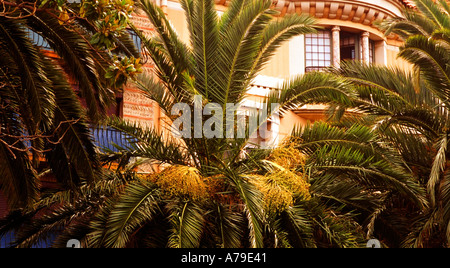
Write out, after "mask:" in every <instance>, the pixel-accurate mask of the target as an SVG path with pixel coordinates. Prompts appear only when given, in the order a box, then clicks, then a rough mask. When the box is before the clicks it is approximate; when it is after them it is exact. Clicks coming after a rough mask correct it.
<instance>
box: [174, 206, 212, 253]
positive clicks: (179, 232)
mask: <svg viewBox="0 0 450 268" xmlns="http://www.w3.org/2000/svg"><path fill="white" fill-rule="evenodd" d="M166 209H167V210H168V211H169V213H170V216H169V219H170V223H171V227H172V229H171V235H170V237H169V244H168V247H169V248H198V247H199V246H200V242H201V236H202V235H203V223H204V215H205V211H204V210H203V209H202V207H201V206H199V205H197V204H196V203H194V202H192V201H181V200H174V201H173V202H170V203H168V204H167V206H166Z"/></svg>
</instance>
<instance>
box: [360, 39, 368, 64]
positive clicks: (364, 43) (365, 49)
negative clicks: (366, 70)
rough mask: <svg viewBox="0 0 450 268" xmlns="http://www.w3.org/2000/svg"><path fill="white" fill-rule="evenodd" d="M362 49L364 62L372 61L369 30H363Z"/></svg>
mask: <svg viewBox="0 0 450 268" xmlns="http://www.w3.org/2000/svg"><path fill="white" fill-rule="evenodd" d="M361 49H362V61H363V62H364V63H367V64H369V63H370V53H369V32H363V33H362V34H361Z"/></svg>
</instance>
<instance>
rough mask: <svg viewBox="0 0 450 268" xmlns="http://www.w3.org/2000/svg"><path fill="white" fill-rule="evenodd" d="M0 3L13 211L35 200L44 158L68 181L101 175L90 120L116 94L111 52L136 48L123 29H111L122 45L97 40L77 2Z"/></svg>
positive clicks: (1, 125) (1, 151)
mask: <svg viewBox="0 0 450 268" xmlns="http://www.w3.org/2000/svg"><path fill="white" fill-rule="evenodd" d="M86 2H88V1H86ZM55 5H58V6H55ZM1 9H2V10H1V15H0V54H1V55H2V57H1V59H0V81H1V82H0V107H1V111H0V163H1V165H0V189H1V191H2V192H3V193H4V194H5V195H6V197H7V199H8V202H9V205H10V208H11V209H13V210H14V209H20V208H23V207H27V206H29V205H31V204H32V202H33V201H35V200H37V198H38V196H39V178H40V177H42V176H45V175H46V173H47V171H48V170H46V169H42V167H40V162H41V161H42V160H44V161H45V162H47V163H48V167H49V170H50V171H51V172H52V173H53V174H54V175H55V176H56V178H57V180H58V182H61V183H62V185H63V186H64V187H74V186H75V185H78V184H79V183H80V182H81V181H93V180H94V179H95V178H96V177H97V175H98V173H99V172H100V166H99V164H100V162H99V159H98V156H97V154H96V149H95V146H94V143H93V138H92V136H91V133H90V130H89V122H96V121H98V120H99V118H101V115H102V114H105V113H106V112H105V111H106V110H107V107H108V106H109V105H111V104H113V100H114V99H115V98H114V91H113V88H112V87H110V85H109V84H107V83H106V82H105V81H106V80H107V79H104V77H105V75H106V74H107V73H108V71H109V66H110V65H111V64H112V62H113V54H118V53H123V55H128V56H130V57H131V56H138V53H137V51H136V49H134V48H133V47H134V46H133V44H132V42H131V40H130V38H129V37H127V36H126V35H124V34H119V32H117V33H116V35H112V34H111V36H113V37H114V38H115V39H114V40H115V43H114V44H115V45H116V46H117V49H116V50H112V49H108V51H110V52H107V50H105V49H101V48H100V47H98V46H94V45H92V44H91V43H92V42H91V38H92V37H93V36H94V35H95V32H96V30H97V29H96V28H95V27H94V26H93V25H94V22H95V21H94V20H92V19H88V18H83V17H81V16H80V15H79V13H80V12H79V11H80V5H78V4H70V3H65V1H58V3H56V1H12V2H5V3H2V8H1ZM36 41H39V44H38V43H36ZM42 44H45V46H46V48H45V49H44V48H43V47H42ZM75 88H76V91H75ZM78 95H79V96H78ZM79 97H81V99H82V100H83V102H84V103H85V104H86V106H87V109H84V108H83V106H82V102H81V100H80V98H79Z"/></svg>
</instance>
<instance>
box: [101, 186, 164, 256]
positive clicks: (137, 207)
mask: <svg viewBox="0 0 450 268" xmlns="http://www.w3.org/2000/svg"><path fill="white" fill-rule="evenodd" d="M158 199H159V189H158V188H156V187H154V186H152V184H150V183H146V182H137V183H132V184H129V185H127V187H125V189H124V191H123V193H122V194H121V195H120V197H119V199H118V200H117V202H116V203H115V204H114V205H113V207H112V209H111V211H110V212H109V215H108V220H107V222H106V226H105V227H106V229H105V230H104V239H103V241H102V244H101V246H104V247H114V248H123V247H125V246H126V245H127V243H128V242H129V241H130V236H131V235H132V234H133V233H134V232H135V231H136V230H137V229H138V228H139V227H140V226H142V225H143V224H145V223H146V222H149V221H151V220H152V218H153V215H154V214H155V213H156V211H158V210H160V209H161V208H160V207H159V205H158Z"/></svg>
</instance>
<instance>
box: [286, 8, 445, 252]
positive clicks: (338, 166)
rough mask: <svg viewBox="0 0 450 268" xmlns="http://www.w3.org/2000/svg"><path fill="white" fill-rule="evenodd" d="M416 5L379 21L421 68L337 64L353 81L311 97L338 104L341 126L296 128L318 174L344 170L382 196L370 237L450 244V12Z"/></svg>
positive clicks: (339, 74) (330, 176)
mask: <svg viewBox="0 0 450 268" xmlns="http://www.w3.org/2000/svg"><path fill="white" fill-rule="evenodd" d="M415 3H416V6H417V10H415V11H412V10H406V11H405V18H403V19H402V18H396V19H393V20H391V21H387V22H384V23H382V24H381V27H382V28H383V29H385V30H386V31H387V32H386V34H389V33H396V34H398V35H399V36H401V37H402V38H404V42H405V44H404V46H403V47H402V48H401V51H400V54H399V56H400V57H403V58H404V59H406V60H407V61H409V62H410V63H411V64H413V66H414V70H413V71H412V72H405V71H403V70H400V69H396V68H389V67H380V66H373V65H366V64H362V63H358V62H344V63H342V64H341V68H339V69H336V68H334V69H330V70H329V72H330V75H331V76H332V79H333V80H336V79H339V78H340V79H344V80H343V81H345V82H343V83H342V84H340V85H336V86H333V87H332V88H330V89H327V90H328V91H329V92H328V93H324V95H323V96H322V97H320V98H317V97H314V96H313V97H312V98H311V99H310V101H312V102H321V103H328V104H330V109H329V112H330V115H331V116H332V118H333V119H340V120H341V121H340V123H337V124H338V125H337V126H330V125H326V124H323V123H318V124H315V125H313V126H310V127H307V128H305V129H304V130H302V131H299V132H298V133H297V134H296V135H297V136H299V137H300V138H301V139H302V141H303V143H299V145H298V148H300V149H301V150H302V152H304V153H306V154H307V155H309V158H308V159H309V160H310V161H311V163H310V164H309V165H310V166H311V168H313V169H314V170H316V172H319V175H320V176H316V177H314V178H320V177H321V176H325V179H324V182H326V184H327V185H329V184H330V183H331V182H333V181H335V178H336V176H338V177H340V176H343V179H344V180H346V181H354V180H357V185H358V184H360V185H361V184H362V185H364V191H370V192H371V195H373V196H375V195H379V196H380V199H378V201H382V202H381V203H379V204H378V209H376V210H373V211H371V212H370V213H369V214H371V215H369V216H368V218H366V221H367V223H368V224H367V226H366V228H367V230H368V232H369V234H376V235H378V236H379V237H380V238H382V239H384V242H385V243H386V244H388V245H391V246H406V247H448V245H449V243H450V202H449V201H450V195H449V193H450V188H449V185H450V184H449V179H448V170H447V166H448V165H447V163H448V160H447V157H448V156H447V149H448V134H449V133H448V129H449V125H448V124H449V117H448V116H449V111H448V108H447V107H448V105H449V103H448V101H449V95H448V92H449V89H450V80H449V77H450V69H449V66H450V65H449V62H450V56H449V55H450V53H449V52H450V42H449V41H450V39H449V37H450V35H449V29H450V28H449V27H450V25H449V21H450V19H449V14H450V12H449V11H450V9H449V5H448V2H447V1H437V2H436V3H435V2H434V1H428V0H417V1H415ZM296 83H298V84H302V83H301V82H298V81H293V82H292V83H291V84H292V85H294V86H295V85H296ZM348 109H351V111H352V112H350V113H349V112H347V113H344V111H346V110H347V111H348ZM311 137H313V139H312V140H311ZM355 142H356V143H355ZM319 145H326V146H324V147H317V146H319ZM324 167H326V169H325V170H324ZM313 174H314V173H313ZM361 174H365V175H366V176H361ZM367 175H369V176H367ZM366 179H370V180H368V181H358V180H366ZM338 181H340V180H338ZM367 183H369V184H367ZM312 185H314V183H313V184H312ZM366 187H369V188H368V189H367V188H366ZM312 189H313V186H312ZM343 193H347V192H343ZM344 201H345V200H344ZM347 202H348V201H347Z"/></svg>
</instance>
